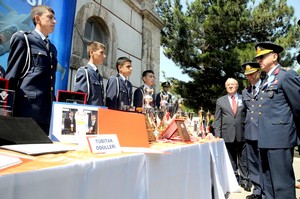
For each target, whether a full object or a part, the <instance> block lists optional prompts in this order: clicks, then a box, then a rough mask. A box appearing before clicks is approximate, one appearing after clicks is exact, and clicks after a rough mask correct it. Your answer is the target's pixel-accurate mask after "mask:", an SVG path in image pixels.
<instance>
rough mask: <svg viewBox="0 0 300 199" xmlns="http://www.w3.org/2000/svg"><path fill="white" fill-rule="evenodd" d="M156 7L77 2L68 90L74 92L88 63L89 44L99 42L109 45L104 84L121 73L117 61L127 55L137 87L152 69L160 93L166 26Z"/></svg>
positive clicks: (145, 2)
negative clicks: (79, 72) (77, 76)
mask: <svg viewBox="0 0 300 199" xmlns="http://www.w3.org/2000/svg"><path fill="white" fill-rule="evenodd" d="M154 8H155V3H154V0H77V5H76V16H75V21H74V31H73V44H72V54H71V61H70V73H69V88H68V90H73V83H74V76H75V74H76V70H77V69H78V68H79V67H80V66H84V65H86V64H87V62H88V58H87V53H86V46H87V44H88V43H89V42H90V41H93V40H96V41H99V42H101V43H103V44H104V45H105V46H106V56H107V57H106V60H105V62H104V65H103V66H102V67H100V73H101V74H102V76H103V77H104V84H106V82H107V79H108V78H109V77H110V76H111V75H116V74H117V70H116V66H115V63H116V60H117V58H118V57H121V56H126V57H128V58H130V59H131V60H132V66H133V69H132V74H131V76H130V78H129V80H130V81H131V82H132V84H133V86H134V87H139V86H140V85H141V84H142V79H141V74H142V72H143V71H144V70H148V69H151V70H153V71H154V73H155V75H156V86H155V90H156V92H159V69H160V57H159V55H160V54H159V50H160V37H161V35H160V31H161V29H162V28H163V23H162V21H161V20H160V19H159V17H158V15H157V13H155V11H154Z"/></svg>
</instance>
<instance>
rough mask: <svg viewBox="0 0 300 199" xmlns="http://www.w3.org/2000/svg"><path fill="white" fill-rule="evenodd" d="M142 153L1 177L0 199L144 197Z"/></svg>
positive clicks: (144, 184) (145, 191)
mask: <svg viewBox="0 0 300 199" xmlns="http://www.w3.org/2000/svg"><path fill="white" fill-rule="evenodd" d="M146 188H147V186H146V172H145V158H144V156H143V155H142V154H134V155H127V156H121V157H114V158H105V159H94V160H93V161H82V162H76V163H72V164H68V165H65V166H59V167H51V168H48V169H42V170H34V171H30V172H24V173H16V174H9V175H3V176H0V198H1V199H96V198H105V199H109V198H111V199H118V198H119V199H121V198H122V199H123V198H128V199H129V198H130V199H134V198H140V199H142V198H146V194H147V190H146Z"/></svg>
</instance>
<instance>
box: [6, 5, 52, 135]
mask: <svg viewBox="0 0 300 199" xmlns="http://www.w3.org/2000/svg"><path fill="white" fill-rule="evenodd" d="M31 18H32V21H33V24H34V25H35V30H34V31H31V32H21V31H20V32H17V33H15V34H14V35H13V36H12V38H11V41H10V51H9V55H8V64H7V71H6V78H7V79H8V80H9V87H10V89H12V90H15V103H14V112H13V115H14V116H16V117H31V118H33V119H34V120H35V121H36V122H37V123H38V125H39V126H40V127H41V128H42V129H43V130H44V132H45V133H47V134H49V127H50V117H51V111H52V102H53V101H54V100H55V95H54V86H55V72H56V67H57V58H56V55H57V51H56V48H55V46H54V45H53V44H52V43H51V42H50V41H49V40H48V35H49V34H50V33H52V32H53V31H54V27H55V24H56V20H55V17H54V11H53V10H52V9H51V8H50V7H48V6H45V5H39V6H35V7H33V8H32V10H31ZM29 50H30V51H29ZM28 58H29V59H28Z"/></svg>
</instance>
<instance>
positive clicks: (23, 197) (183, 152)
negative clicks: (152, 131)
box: [0, 140, 239, 199]
mask: <svg viewBox="0 0 300 199" xmlns="http://www.w3.org/2000/svg"><path fill="white" fill-rule="evenodd" d="M151 147H152V148H155V149H159V150H163V151H166V152H168V154H116V155H95V154H90V153H83V152H77V151H70V152H67V153H63V154H49V155H42V156H38V157H31V158H32V160H31V161H28V162H25V163H23V164H21V165H19V166H16V167H13V168H9V169H5V170H2V171H0V193H1V197H0V198H1V199H33V198H43V199H48V198H49V199H53V198H56V199H60V198H61V199H68V198H70V199H90V198H93V199H96V198H105V199H110V198H111V199H127V198H128V199H135V198H137V199H147V198H149V199H154V198H155V199H169V198H172V199H177V198H178V199H184V198H186V199H193V198H203V199H209V198H212V191H211V188H212V186H213V187H214V189H213V190H214V193H213V195H214V196H215V197H214V198H224V193H226V192H227V191H238V190H239V186H238V185H237V182H236V180H235V177H234V174H233V170H232V168H231V165H230V162H229V159H228V154H227V152H226V149H225V147H224V142H223V140H218V141H210V142H205V143H200V144H199V143H196V144H182V143H177V144H175V143H157V144H153V145H152V146H151ZM0 152H3V150H0ZM234 181H235V182H234Z"/></svg>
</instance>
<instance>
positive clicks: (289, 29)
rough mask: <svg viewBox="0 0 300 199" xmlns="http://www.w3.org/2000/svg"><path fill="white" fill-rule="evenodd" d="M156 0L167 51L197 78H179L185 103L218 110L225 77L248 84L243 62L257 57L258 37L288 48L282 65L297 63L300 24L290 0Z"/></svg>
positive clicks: (170, 56)
mask: <svg viewBox="0 0 300 199" xmlns="http://www.w3.org/2000/svg"><path fill="white" fill-rule="evenodd" d="M259 2H260V3H259V4H258V3H257V2H256V3H255V1H250V0H195V1H193V2H191V3H187V2H186V6H185V9H183V6H182V5H181V3H180V0H157V12H158V13H159V15H160V17H161V19H162V20H163V21H164V23H165V27H164V29H163V30H162V38H161V45H162V46H163V50H164V54H165V56H166V57H168V58H169V59H172V60H173V62H174V63H175V64H176V65H177V66H178V67H180V68H181V69H182V70H183V73H185V74H187V75H189V77H191V79H192V81H189V82H183V81H178V80H176V81H174V80H175V79H174V78H170V79H171V80H173V81H172V82H173V84H174V83H175V84H176V85H174V86H175V90H176V92H177V94H179V95H181V96H182V97H183V98H185V99H186V100H185V105H186V106H188V107H190V108H192V109H194V110H195V111H197V110H198V109H199V108H200V107H204V108H205V109H209V110H214V108H215V102H216V99H217V98H218V97H220V96H222V95H224V94H225V93H226V91H225V87H224V84H225V81H226V79H227V78H229V77H233V78H236V79H237V80H238V81H239V83H240V90H242V89H243V88H244V87H245V86H246V82H245V80H244V75H243V71H242V69H241V65H242V64H243V63H244V62H247V61H254V58H255V49H254V46H255V44H256V43H257V42H261V41H270V42H275V43H277V44H280V45H282V46H283V47H284V48H285V49H286V50H285V52H284V54H283V57H282V65H283V66H292V67H293V65H294V62H295V59H296V54H297V52H295V50H294V51H289V50H290V49H298V48H299V45H300V44H299V41H300V40H299V38H300V29H299V27H297V26H296V25H295V24H296V19H295V17H294V8H293V7H290V6H288V5H287V3H286V0H261V1H259Z"/></svg>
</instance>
